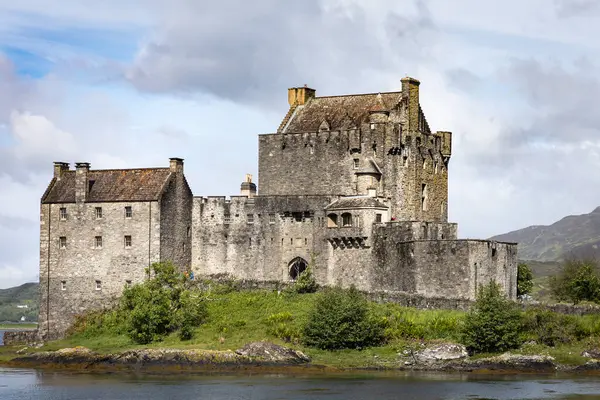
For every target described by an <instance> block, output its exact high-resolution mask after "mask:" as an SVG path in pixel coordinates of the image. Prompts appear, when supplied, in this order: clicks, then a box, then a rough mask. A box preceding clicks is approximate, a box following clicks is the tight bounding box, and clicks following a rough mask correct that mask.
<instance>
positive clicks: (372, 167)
mask: <svg viewBox="0 0 600 400" xmlns="http://www.w3.org/2000/svg"><path fill="white" fill-rule="evenodd" d="M355 174H374V175H381V168H379V165H377V163H376V162H375V160H373V159H371V158H369V159H368V160H367V162H366V163H365V165H363V166H362V167H361V168H360V169H359V170H358V171H356V172H355Z"/></svg>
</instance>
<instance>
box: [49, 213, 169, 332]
mask: <svg viewBox="0 0 600 400" xmlns="http://www.w3.org/2000/svg"><path fill="white" fill-rule="evenodd" d="M126 206H127V207H131V208H132V216H131V218H127V217H126V216H125V207H126ZM97 207H100V208H101V209H102V217H101V218H96V208H97ZM61 208H65V209H66V212H67V218H66V219H61V217H60V209H61ZM40 226H41V242H40V249H41V253H40V260H41V262H40V318H39V327H40V333H41V334H42V335H50V336H52V335H53V334H56V335H60V334H61V333H62V332H64V330H65V329H67V327H68V326H69V325H70V323H71V321H72V318H73V316H75V315H77V314H81V313H84V312H85V311H86V310H89V309H99V308H100V309H101V308H103V307H109V306H110V305H111V304H112V303H113V302H114V301H115V299H116V298H117V297H118V296H119V295H120V294H121V292H122V290H123V287H124V286H125V285H126V284H127V283H128V281H130V282H131V283H136V282H141V281H143V280H144V278H145V277H146V274H145V268H146V267H147V266H148V265H149V264H150V263H152V262H156V261H159V259H160V209H159V205H158V203H157V202H139V203H125V202H123V203H120V202H119V203H79V204H43V205H42V207H41V225H40ZM97 236H98V237H101V238H102V247H101V248H97V247H96V239H95V238H96V237H97ZM125 236H131V246H130V247H126V243H125ZM61 237H64V238H66V247H65V248H62V246H61V239H60V238H61ZM63 240H64V239H63ZM63 245H64V243H63Z"/></svg>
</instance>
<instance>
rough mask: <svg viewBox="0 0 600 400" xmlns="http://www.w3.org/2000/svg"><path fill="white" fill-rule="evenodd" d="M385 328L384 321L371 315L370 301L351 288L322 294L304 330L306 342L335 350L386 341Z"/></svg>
mask: <svg viewBox="0 0 600 400" xmlns="http://www.w3.org/2000/svg"><path fill="white" fill-rule="evenodd" d="M384 329H385V322H384V320H383V319H381V318H379V319H376V318H373V317H372V316H371V315H370V313H369V304H368V302H367V300H366V299H365V297H364V296H363V295H362V294H361V293H360V292H359V291H358V290H356V289H355V288H354V287H352V288H350V289H349V290H344V289H340V288H332V289H328V290H326V291H325V292H323V293H321V294H320V295H319V296H318V298H317V299H316V301H315V304H314V307H313V308H312V310H310V312H309V315H308V321H307V323H306V324H305V326H304V328H303V332H302V333H303V339H304V343H305V344H306V345H308V346H312V347H317V348H320V349H324V350H335V349H345V348H350V349H354V348H362V347H368V346H377V345H379V344H381V343H382V342H383V340H384Z"/></svg>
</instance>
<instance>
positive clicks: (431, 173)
mask: <svg viewBox="0 0 600 400" xmlns="http://www.w3.org/2000/svg"><path fill="white" fill-rule="evenodd" d="M401 84H402V85H401V90H399V91H397V92H385V93H383V92H382V93H370V94H358V95H341V96H323V97H318V96H316V91H315V90H314V89H310V88H308V87H306V86H305V87H296V88H291V89H289V90H288V102H289V105H290V108H289V111H288V112H287V114H286V115H285V116H284V118H283V120H282V122H281V124H280V125H279V128H278V129H277V132H275V133H271V134H263V135H259V176H258V178H259V180H258V187H257V185H256V184H255V183H254V182H253V181H252V176H250V175H247V176H246V179H245V180H244V182H243V183H242V184H241V194H240V195H237V196H230V197H229V198H227V197H226V196H208V197H194V196H193V195H192V192H191V190H190V189H189V187H188V185H187V181H186V180H185V176H184V173H183V160H181V159H171V161H170V166H169V168H150V169H133V170H95V171H94V170H90V169H89V164H85V163H80V164H78V167H77V168H76V171H70V170H69V169H68V164H64V163H57V164H56V166H55V176H54V178H53V179H52V181H51V183H50V185H49V187H48V190H47V191H46V193H45V194H44V196H43V198H42V219H41V221H42V222H41V223H42V231H41V246H40V260H41V262H40V283H41V286H42V288H43V289H42V293H41V304H42V306H41V309H40V332H41V333H42V334H43V335H44V336H47V337H56V336H60V335H61V334H62V333H63V332H64V331H65V329H66V327H67V326H68V325H69V323H70V321H71V320H72V318H73V316H74V315H76V314H79V313H82V312H85V311H86V310H89V309H94V308H98V307H102V306H106V305H107V304H110V303H111V302H112V301H114V299H115V298H117V297H118V296H119V294H120V293H121V290H122V288H123V286H124V285H126V284H131V283H135V282H139V281H141V280H143V279H144V277H145V275H144V272H143V271H144V269H145V268H146V267H147V266H148V265H149V264H150V263H152V262H155V261H160V260H171V261H174V262H175V263H176V264H177V265H179V266H180V268H181V269H182V270H183V269H186V270H189V269H191V270H192V271H193V272H194V273H195V275H196V276H224V275H227V276H230V277H234V278H237V279H244V280H252V281H262V282H264V281H282V282H289V281H294V280H295V279H296V278H297V277H298V275H299V274H300V273H301V272H302V271H304V270H305V269H306V268H307V265H308V263H309V261H310V260H313V262H314V265H313V270H314V274H315V277H316V279H317V281H318V283H319V284H321V285H340V286H344V287H348V286H350V285H355V286H357V287H358V288H359V289H361V290H364V291H369V292H387V293H391V294H409V295H412V296H420V297H422V298H425V299H427V298H442V299H451V300H452V299H454V300H472V299H474V297H475V293H476V291H477V288H478V287H479V285H481V284H484V283H487V282H488V281H490V280H492V279H493V280H495V281H496V282H498V283H499V284H500V285H501V286H502V288H503V289H504V290H505V292H506V294H507V295H508V296H509V297H511V298H515V297H516V274H517V257H516V244H513V243H499V242H491V241H485V240H467V239H458V238H457V226H456V224H454V223H449V222H448V170H449V161H450V156H451V149H452V143H451V142H452V134H451V133H450V132H445V131H437V132H432V131H431V130H430V128H429V124H428V122H427V120H426V118H425V114H424V112H423V110H422V109H421V106H420V104H419V90H420V83H419V81H417V80H416V79H414V78H408V77H407V78H403V79H402V81H401ZM99 213H100V214H99ZM99 215H100V216H99ZM98 238H100V239H98Z"/></svg>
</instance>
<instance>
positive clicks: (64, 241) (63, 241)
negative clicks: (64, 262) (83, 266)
mask: <svg viewBox="0 0 600 400" xmlns="http://www.w3.org/2000/svg"><path fill="white" fill-rule="evenodd" d="M58 246H59V247H60V248H61V249H66V248H67V237H66V236H61V237H60V238H58Z"/></svg>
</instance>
